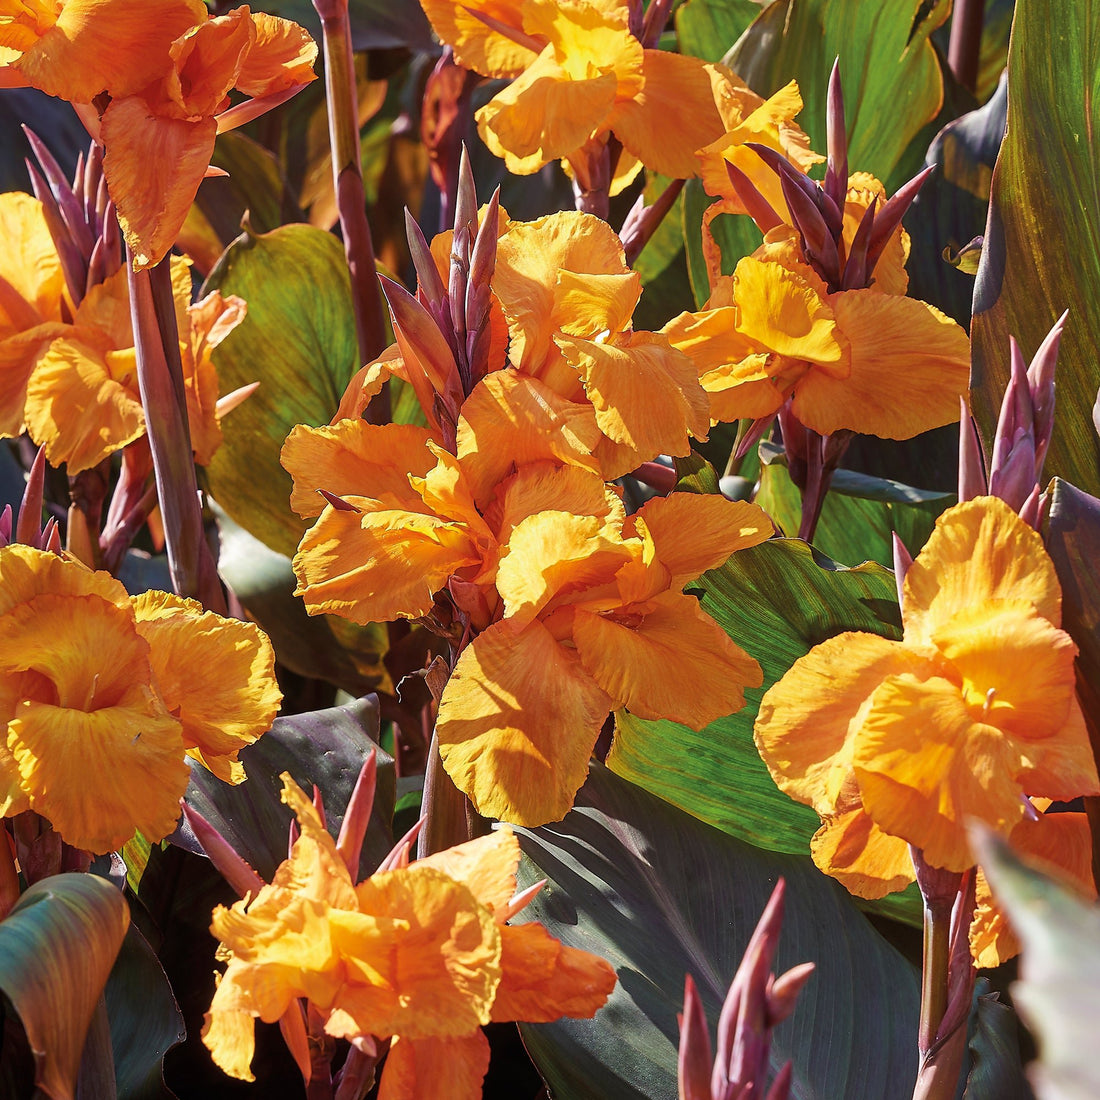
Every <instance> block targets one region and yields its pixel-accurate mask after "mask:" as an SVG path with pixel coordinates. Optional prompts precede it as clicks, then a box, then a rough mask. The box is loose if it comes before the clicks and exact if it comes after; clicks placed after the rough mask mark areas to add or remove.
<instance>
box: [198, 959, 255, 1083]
mask: <svg viewBox="0 0 1100 1100" xmlns="http://www.w3.org/2000/svg"><path fill="white" fill-rule="evenodd" d="M215 981H216V982H217V983H218V984H217V987H216V988H215V990H214V999H213V1000H212V1001H211V1003H210V1011H209V1012H207V1013H206V1015H205V1016H204V1017H203V1025H202V1042H203V1046H205V1047H206V1049H207V1050H209V1051H210V1057H211V1058H213V1059H214V1064H215V1065H216V1066H217V1067H218V1068H219V1069H220V1070H221V1071H222V1072H223V1073H225V1074H228V1075H229V1076H230V1077H236V1078H237V1080H239V1081H255V1080H256V1078H255V1076H254V1075H253V1073H252V1058H253V1056H254V1055H255V1053H256V1024H255V1020H254V1017H253V1015H252V1013H251V1012H249V1011H247V1010H246V1009H243V1008H237V1007H234V1006H233V1004H232V1002H233V1001H234V1000H236V999H237V998H236V997H235V996H234V994H235V990H234V988H233V984H232V981H231V982H230V984H229V985H228V986H226V990H225V992H224V993H223V992H222V984H223V975H221V974H218V975H216V977H215Z"/></svg>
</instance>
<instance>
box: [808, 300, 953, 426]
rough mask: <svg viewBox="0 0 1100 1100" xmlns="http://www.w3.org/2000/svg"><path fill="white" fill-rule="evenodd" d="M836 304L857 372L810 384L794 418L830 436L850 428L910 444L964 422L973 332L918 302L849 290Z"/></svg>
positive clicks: (815, 374)
mask: <svg viewBox="0 0 1100 1100" xmlns="http://www.w3.org/2000/svg"><path fill="white" fill-rule="evenodd" d="M829 303H830V305H831V306H832V308H833V311H834V313H835V316H836V324H837V328H838V329H839V330H840V332H842V333H843V334H844V337H845V339H847V341H848V343H849V345H850V347H851V356H850V366H851V370H850V372H849V373H848V375H847V376H846V377H843V378H835V377H832V376H831V375H830V374H828V373H826V372H825V371H821V370H812V371H809V372H808V373H807V374H806V375H805V376H804V377H803V378H802V380H801V381H800V382H799V383H798V385H797V387H796V388H795V394H794V413H795V416H797V417H798V419H799V420H800V421H801V422H802V423H803V424H805V425H806V426H807V427H808V428H813V429H814V431H817V432H821V433H822V435H828V434H829V433H830V432H835V431H838V430H840V429H841V428H847V429H850V430H852V431H856V432H863V433H864V434H866V435H877V436H880V437H882V438H883V439H909V438H911V437H912V436H914V435H917V434H919V433H920V432H925V431H928V430H929V429H930V428H938V427H941V426H942V425H944V424H949V423H951V422H953V421H955V420H958V418H959V398H960V397H966V395H967V392H968V387H969V382H970V341H969V339H968V338H967V335H966V330H965V329H963V328H962V327H961V326H959V325H958V324H957V323H956V322H955V321H953V320H951V318H950V317H948V316H947V315H946V314H944V313H941V312H940V311H939V310H938V309H936V308H935V307H934V306H930V305H928V304H926V303H925V302H920V301H917V299H916V298H901V297H896V296H894V295H892V294H880V293H879V292H878V291H877V290H846V291H843V292H841V293H840V294H832V295H830V296H829Z"/></svg>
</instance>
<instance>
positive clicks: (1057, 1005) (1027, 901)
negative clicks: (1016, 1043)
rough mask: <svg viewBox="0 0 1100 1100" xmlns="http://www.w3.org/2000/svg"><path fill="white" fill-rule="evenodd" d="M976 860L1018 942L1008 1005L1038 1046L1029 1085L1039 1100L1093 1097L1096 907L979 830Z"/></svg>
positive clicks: (1099, 973)
mask: <svg viewBox="0 0 1100 1100" xmlns="http://www.w3.org/2000/svg"><path fill="white" fill-rule="evenodd" d="M976 853H977V855H978V859H979V862H980V863H981V866H982V869H983V870H984V871H985V873H986V876H987V878H988V879H989V883H990V886H991V887H992V889H993V896H994V898H995V899H996V901H997V904H998V905H999V906H1000V907H1001V908H1002V909H1003V910H1004V911H1005V914H1006V915H1007V917H1008V919H1009V921H1011V923H1012V928H1013V930H1014V931H1015V932H1016V935H1017V936H1019V938H1020V944H1021V953H1020V980H1019V981H1018V982H1016V983H1015V984H1014V985H1013V987H1012V998H1013V1001H1014V1002H1015V1004H1016V1007H1017V1009H1018V1010H1019V1013H1020V1016H1021V1018H1022V1019H1023V1021H1024V1023H1026V1024H1027V1026H1028V1027H1029V1028H1030V1029H1031V1032H1032V1034H1033V1035H1034V1036H1035V1038H1036V1040H1037V1042H1038V1045H1039V1059H1038V1061H1037V1062H1033V1063H1032V1064H1031V1066H1030V1067H1029V1068H1028V1077H1029V1078H1030V1079H1031V1083H1032V1085H1033V1086H1034V1088H1035V1093H1036V1095H1037V1096H1038V1097H1039V1100H1095V1097H1097V1096H1100V1063H1097V1060H1096V1050H1095V1046H1096V1018H1097V1012H1098V1011H1100V992H1098V991H1100V907H1097V906H1095V905H1089V904H1087V903H1086V902H1084V901H1082V900H1081V899H1080V898H1079V897H1077V896H1076V895H1075V894H1074V893H1072V892H1071V891H1070V890H1068V889H1067V888H1066V887H1065V886H1063V885H1062V884H1060V883H1058V882H1056V881H1055V880H1054V879H1051V878H1048V877H1047V876H1046V875H1044V874H1042V873H1041V872H1039V871H1037V870H1035V869H1034V868H1032V867H1031V866H1029V865H1028V864H1027V863H1025V862H1024V861H1023V860H1021V859H1020V858H1019V857H1018V856H1017V855H1016V854H1015V853H1014V852H1013V851H1012V849H1011V848H1010V847H1009V846H1008V844H1007V843H1006V842H1005V841H1003V840H1002V839H1000V838H999V837H997V836H996V835H995V834H993V833H992V832H990V831H988V830H983V831H982V834H981V837H980V839H979V841H978V842H977V844H976Z"/></svg>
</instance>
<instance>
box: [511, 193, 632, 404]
mask: <svg viewBox="0 0 1100 1100" xmlns="http://www.w3.org/2000/svg"><path fill="white" fill-rule="evenodd" d="M593 275H595V276H613V277H616V278H614V279H613V280H612V281H611V282H610V283H608V282H607V281H606V280H595V281H593V280H591V279H590V278H588V277H589V276H593ZM563 276H565V282H564V283H562V282H561V279H562V277H563ZM633 278H634V273H633V272H632V271H631V270H630V268H629V267H627V264H626V258H625V254H624V252H623V245H622V241H621V240H619V237H618V236H617V234H616V233H615V231H614V230H613V229H612V228H611V227H610V226H609V225H608V224H607V223H606V222H605V221H603V220H602V219H601V218H597V217H595V216H594V215H592V214H583V213H579V212H577V211H562V212H561V213H557V214H549V215H547V216H546V217H544V218H539V219H538V220H536V221H533V222H513V223H512V225H511V226H510V228H509V230H508V232H507V233H506V234H504V235H503V236H502V237H501V238H500V241H499V242H498V244H497V265H496V270H495V271H494V273H493V280H492V282H493V290H494V291H495V292H496V294H497V297H498V298H499V300H500V304H501V306H502V308H503V310H504V314H505V316H506V317H507V319H508V331H509V334H510V336H511V345H510V347H509V349H508V352H509V358H510V360H511V362H512V363H513V364H514V365H515V366H517V367H519V368H520V369H521V370H523V371H525V372H526V373H528V374H533V375H536V376H538V377H541V378H543V380H544V381H546V382H547V383H548V384H549V385H550V386H551V388H553V389H555V390H557V391H558V392H560V393H562V394H563V395H566V396H568V391H567V389H566V388H564V386H563V385H562V379H563V380H564V384H565V385H566V386H567V385H568V383H569V382H570V377H569V375H568V374H567V373H566V374H563V368H562V367H561V365H560V364H561V354H560V352H559V351H558V350H557V348H556V347H555V346H554V341H553V336H554V333H555V332H558V331H574V330H575V329H576V328H577V327H578V325H580V324H581V323H582V322H583V323H585V324H591V325H593V326H595V327H592V328H589V330H588V331H587V332H579V331H576V332H575V335H580V336H595V335H596V334H597V333H599V332H602V331H603V330H604V329H612V328H613V326H612V325H611V323H610V321H611V320H613V319H614V320H617V321H620V322H621V321H622V320H623V311H624V309H625V301H626V295H625V292H626V291H628V290H630V289H631V287H632V280H633ZM578 284H579V285H581V286H584V287H586V288H588V291H589V294H588V297H589V306H588V312H587V315H586V317H578V316H577V315H576V312H575V311H571V310H568V309H566V308H564V302H565V301H567V300H568V293H567V292H568V291H569V289H570V288H571V287H577V286H578ZM601 287H602V289H603V290H604V291H605V292H606V294H605V295H603V296H602V297H603V298H604V302H603V304H599V299H600V297H601V295H599V294H597V289H598V288H601ZM612 291H614V292H615V294H617V295H622V297H619V298H618V304H617V305H616V304H614V302H608V301H607V298H608V297H613V295H612ZM597 304H599V308H597ZM626 319H627V320H629V314H627V315H626ZM567 326H572V329H570V328H567ZM613 331H617V329H613ZM555 364H558V365H557V366H555ZM565 370H566V371H567V370H568V368H565ZM559 375H560V376H561V378H559ZM574 384H575V383H574Z"/></svg>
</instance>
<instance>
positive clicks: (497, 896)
mask: <svg viewBox="0 0 1100 1100" xmlns="http://www.w3.org/2000/svg"><path fill="white" fill-rule="evenodd" d="M416 865H417V867H434V868H435V869H436V870H437V871H442V872H443V873H444V874H445V875H448V876H449V877H450V878H453V879H454V880H455V882H461V883H464V884H465V885H466V886H468V887H469V888H470V890H471V891H472V893H473V895H474V897H475V898H477V900H478V901H479V902H481V904H482V905H484V906H487V907H488V908H489V909H490V910H491V911H492V913H493V915H494V919H496V920H498V921H499V920H501V919H502V917H501V914H502V913H503V912H504V911H505V910H506V909H507V907H508V903H509V902H510V901H511V900H512V897H513V896H514V894H515V892H516V868H517V867H518V866H519V841H518V840H517V839H516V835H515V833H513V832H512V830H511V829H510V828H509V827H508V826H507V825H502V826H500V827H499V828H497V829H494V830H493V832H491V833H490V834H489V835H488V836H481V837H477V838H476V839H475V840H470V841H467V842H466V843H465V844H456V845H455V846H454V847H453V848H444V849H443V851H441V852H436V853H435V854H434V855H430V856H427V857H426V858H424V859H418V860H417V861H416Z"/></svg>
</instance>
